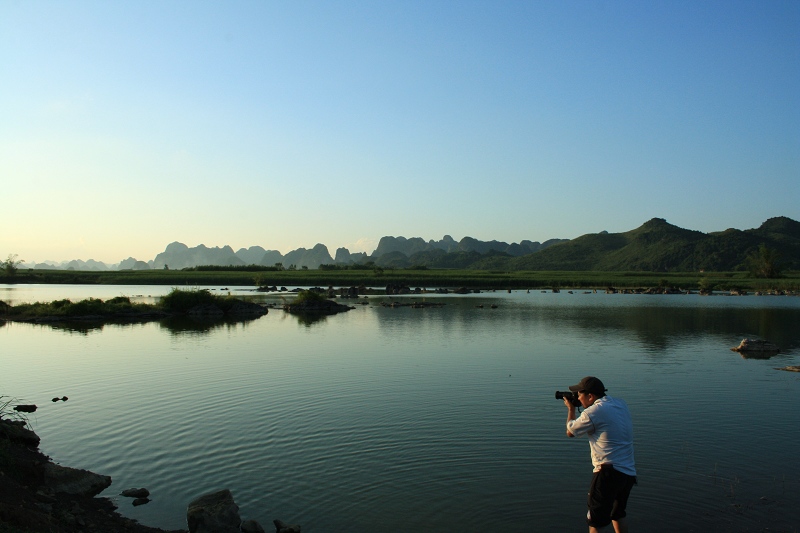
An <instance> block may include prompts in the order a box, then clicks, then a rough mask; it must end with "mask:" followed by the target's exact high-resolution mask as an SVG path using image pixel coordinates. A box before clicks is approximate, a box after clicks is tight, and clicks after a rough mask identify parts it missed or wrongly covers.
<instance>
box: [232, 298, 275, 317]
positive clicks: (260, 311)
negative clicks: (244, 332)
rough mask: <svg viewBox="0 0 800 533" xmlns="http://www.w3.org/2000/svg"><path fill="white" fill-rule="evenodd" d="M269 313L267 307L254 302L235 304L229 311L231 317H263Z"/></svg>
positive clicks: (238, 302)
mask: <svg viewBox="0 0 800 533" xmlns="http://www.w3.org/2000/svg"><path fill="white" fill-rule="evenodd" d="M267 312H268V310H267V308H266V307H263V306H260V305H258V304H257V303H253V302H243V301H241V300H239V301H237V302H236V303H234V304H233V305H232V306H231V308H230V309H228V315H229V316H263V315H266V314H267Z"/></svg>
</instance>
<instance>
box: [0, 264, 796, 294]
mask: <svg viewBox="0 0 800 533" xmlns="http://www.w3.org/2000/svg"><path fill="white" fill-rule="evenodd" d="M0 283H10V284H85V285H98V284H100V285H170V286H173V287H182V286H188V287H193V286H204V285H210V286H214V285H216V286H250V287H253V288H256V287H259V286H270V285H275V286H278V287H280V286H282V285H284V286H296V287H314V286H322V287H329V286H333V287H342V286H355V287H359V286H365V287H372V288H381V287H386V286H388V285H408V286H410V287H421V288H423V289H425V288H429V289H430V288H436V287H439V288H448V289H456V288H459V287H468V288H471V289H483V290H489V289H495V290H503V289H516V290H520V289H531V290H534V289H536V290H539V289H551V288H560V289H570V288H571V289H597V290H600V289H606V288H608V287H615V288H617V289H634V288H645V289H647V288H656V287H672V288H675V289H680V290H699V289H700V288H706V289H709V290H718V291H729V290H732V289H736V290H747V291H750V292H755V291H762V292H767V291H789V290H794V291H796V290H798V289H800V272H795V271H792V272H785V273H784V275H783V277H781V278H776V279H763V278H753V277H751V276H750V274H749V273H748V272H594V271H512V272H508V271H492V270H447V269H422V270H416V269H384V270H376V271H364V270H333V271H332V270H282V271H263V272H248V271H233V270H230V271H224V270H212V271H202V270H121V271H74V270H38V269H37V270H27V271H19V272H17V273H16V274H15V275H14V276H7V275H5V274H3V273H0Z"/></svg>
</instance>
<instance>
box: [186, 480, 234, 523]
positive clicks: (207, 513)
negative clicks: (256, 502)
mask: <svg viewBox="0 0 800 533" xmlns="http://www.w3.org/2000/svg"><path fill="white" fill-rule="evenodd" d="M186 523H187V524H188V526H189V533H239V531H240V530H239V525H240V524H241V523H242V519H241V518H240V517H239V506H238V505H236V502H234V501H233V495H232V494H231V491H229V490H228V489H224V490H220V491H218V492H212V493H210V494H204V495H203V496H200V497H199V498H196V499H195V500H193V501H192V502H191V503H189V506H188V508H187V509H186Z"/></svg>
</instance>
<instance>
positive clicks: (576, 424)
mask: <svg viewBox="0 0 800 533" xmlns="http://www.w3.org/2000/svg"><path fill="white" fill-rule="evenodd" d="M567 431H569V432H570V433H572V434H573V435H575V436H576V437H578V436H581V435H586V436H588V437H589V446H590V447H591V449H592V465H593V466H594V471H595V472H598V471H599V470H600V465H602V464H608V463H610V464H612V465H614V469H615V470H618V471H620V472H622V473H623V474H628V475H629V476H635V475H636V463H635V461H634V459H633V422H632V420H631V413H630V411H628V404H626V403H625V400H622V399H620V398H612V397H611V396H603V397H602V398H599V399H597V400H596V401H595V402H594V403H593V404H592V405H590V406H589V407H588V408H587V409H586V410H584V411H583V413H581V416H579V417H578V418H577V419H576V420H570V421H568V422H567Z"/></svg>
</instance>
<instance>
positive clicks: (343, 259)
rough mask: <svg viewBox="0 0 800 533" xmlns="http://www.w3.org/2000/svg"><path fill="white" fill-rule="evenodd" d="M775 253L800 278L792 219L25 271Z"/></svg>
mask: <svg viewBox="0 0 800 533" xmlns="http://www.w3.org/2000/svg"><path fill="white" fill-rule="evenodd" d="M762 244H763V245H766V246H767V247H769V248H771V249H774V250H776V251H777V252H778V253H779V254H780V257H781V262H782V264H783V266H784V267H786V268H788V269H792V270H800V222H797V221H796V220H792V219H791V218H787V217H775V218H770V219H769V220H767V221H766V222H764V223H763V224H762V225H761V226H760V227H758V228H756V229H748V230H744V231H742V230H738V229H733V228H731V229H726V230H724V231H720V232H712V233H707V234H706V233H702V232H700V231H695V230H689V229H683V228H679V227H678V226H674V225H672V224H670V223H668V222H667V221H666V220H664V219H662V218H653V219H651V220H649V221H647V222H645V223H644V224H642V225H641V226H640V227H638V228H636V229H633V230H630V231H627V232H624V233H608V232H606V231H603V232H600V233H589V234H586V235H583V236H581V237H578V238H576V239H572V240H566V239H550V240H547V241H545V242H543V243H540V242H535V241H528V240H523V241H521V242H519V243H510V244H509V243H506V242H502V241H495V240H492V241H480V240H478V239H474V238H472V237H464V238H463V239H461V240H460V241H456V240H455V239H453V238H452V237H451V236H450V235H445V236H444V237H442V239H440V240H438V241H437V240H428V241H426V240H424V239H422V238H420V237H412V238H408V239H407V238H405V237H392V236H386V237H382V238H381V239H380V242H379V243H378V246H377V248H376V249H375V251H374V252H372V254H370V255H367V254H366V253H350V251H349V250H348V249H347V248H339V249H337V250H336V256H335V259H334V258H333V257H331V254H330V252H329V251H328V248H327V247H326V246H325V245H324V244H316V245H315V246H314V247H313V248H311V249H310V250H309V249H306V248H298V249H296V250H293V251H291V252H288V253H287V254H286V255H283V254H281V253H280V252H278V251H277V250H267V249H264V248H262V247H261V246H251V247H249V248H240V249H239V250H238V251H236V252H234V251H233V249H232V248H231V247H230V246H223V247H213V248H209V247H207V246H205V245H203V244H200V245H198V246H195V247H193V248H190V247H188V246H186V245H185V244H183V243H180V242H173V243H170V244H169V245H167V247H166V249H165V250H164V251H163V252H161V253H160V254H158V255H157V256H156V257H155V258H154V259H152V260H150V261H140V260H137V259H135V258H133V257H129V258H127V259H125V260H123V261H121V262H120V263H119V264H117V265H106V264H104V263H102V262H100V261H94V260H91V259H89V260H87V261H82V260H73V261H63V262H61V263H55V262H51V261H48V262H46V263H42V264H39V265H36V264H26V265H23V268H63V269H67V268H69V269H74V270H117V269H120V270H124V269H133V270H142V269H148V268H154V269H163V268H166V267H169V268H170V269H181V268H187V267H196V266H205V265H213V266H243V265H262V266H274V265H275V264H277V263H280V264H282V265H283V266H284V267H285V268H289V267H290V266H291V265H294V266H295V267H296V268H303V267H306V268H310V269H315V268H318V267H319V266H320V265H330V264H338V265H348V264H366V263H374V264H375V265H376V266H379V267H382V268H411V267H427V268H457V269H473V270H573V271H580V270H595V271H647V272H681V271H683V272H693V271H699V270H709V271H731V270H742V269H746V268H747V265H746V262H747V257H748V255H749V254H752V253H754V252H755V251H756V250H758V247H759V246H760V245H762Z"/></svg>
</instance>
